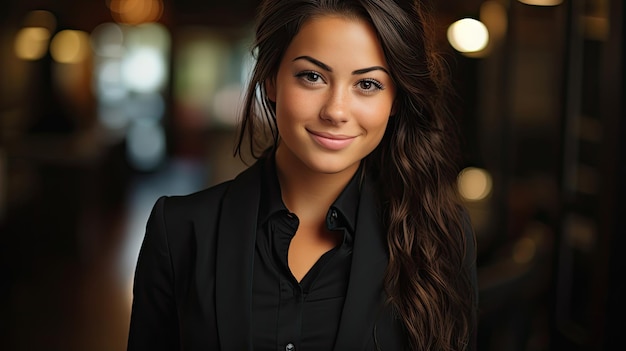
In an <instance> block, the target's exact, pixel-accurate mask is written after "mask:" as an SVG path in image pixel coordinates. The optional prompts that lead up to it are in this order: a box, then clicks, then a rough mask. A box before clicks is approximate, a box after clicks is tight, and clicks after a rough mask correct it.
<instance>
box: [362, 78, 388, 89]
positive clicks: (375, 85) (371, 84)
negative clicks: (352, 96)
mask: <svg viewBox="0 0 626 351" xmlns="http://www.w3.org/2000/svg"><path fill="white" fill-rule="evenodd" d="M357 84H358V86H359V88H360V89H362V90H365V91H368V92H369V91H376V90H382V89H383V85H382V84H381V83H379V82H377V81H375V80H370V79H368V80H362V81H360V82H359V83H357Z"/></svg>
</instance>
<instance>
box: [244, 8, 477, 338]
mask: <svg viewBox="0 0 626 351" xmlns="http://www.w3.org/2000/svg"><path fill="white" fill-rule="evenodd" d="M324 15H340V16H345V17H347V18H359V19H362V20H365V21H367V22H369V23H370V24H371V25H372V26H373V27H374V28H375V30H376V33H377V35H378V37H379V40H380V43H381V46H382V49H383V52H384V54H385V58H386V61H387V65H388V66H389V69H390V74H391V77H392V79H393V81H394V83H395V85H396V88H397V93H396V101H395V105H394V106H395V114H394V115H393V116H391V117H390V119H389V123H388V125H387V130H386V132H385V135H384V137H383V139H382V141H381V143H380V144H379V146H378V147H377V148H376V149H375V150H374V151H373V152H372V153H371V154H370V155H368V156H367V157H366V158H365V160H364V162H365V166H366V167H367V175H368V177H372V178H373V179H374V181H375V182H376V183H377V185H378V187H377V188H378V189H380V192H379V196H380V198H381V204H382V206H381V207H382V221H383V224H384V227H385V228H386V230H387V233H386V238H387V245H388V248H387V249H388V254H389V263H388V266H387V270H386V276H385V282H384V286H385V289H386V294H387V297H388V300H387V303H388V304H390V305H391V306H392V308H393V309H394V312H395V313H396V315H397V316H398V318H399V319H400V320H401V321H402V323H403V325H404V327H405V330H406V335H407V337H408V341H407V342H408V346H409V347H410V349H411V350H464V349H465V348H466V347H467V344H468V341H469V339H470V334H471V333H472V330H471V329H472V326H473V323H474V320H473V318H474V313H475V312H474V308H475V306H474V301H475V297H474V290H473V286H472V283H471V281H470V278H469V277H468V274H467V268H468V267H466V265H465V264H464V262H465V261H466V257H465V255H466V245H467V241H466V235H471V234H468V233H464V232H465V231H466V228H465V227H467V225H468V223H467V221H466V220H465V219H464V215H463V210H462V208H461V206H459V201H458V197H457V193H456V186H455V184H456V176H457V172H458V169H457V166H456V163H455V160H456V157H457V152H456V146H455V145H456V140H457V138H456V135H455V128H454V125H455V124H454V123H453V118H452V116H451V115H450V113H449V111H448V109H447V108H446V96H447V91H448V87H449V85H448V83H447V82H448V81H447V78H446V76H447V75H446V71H445V65H444V61H443V60H442V59H441V58H440V56H439V55H438V54H437V52H436V50H435V47H434V44H433V42H432V38H434V35H433V34H432V32H431V31H432V28H433V26H432V24H431V22H430V18H429V17H428V16H427V11H426V10H425V9H424V4H423V3H422V2H421V1H419V0H418V1H415V2H414V1H410V0H395V1H394V0H266V1H263V3H262V5H261V8H260V12H259V14H258V21H257V27H256V40H255V43H254V52H253V53H254V55H255V57H256V66H255V67H254V70H253V72H252V77H251V80H250V83H249V86H248V89H247V92H246V98H245V103H244V108H243V112H242V120H241V125H240V130H239V139H238V142H237V146H236V148H235V153H236V154H239V155H240V156H241V155H242V153H243V152H244V150H243V149H244V147H249V151H250V152H251V154H252V155H253V156H254V157H255V158H258V157H259V155H260V154H261V150H263V149H265V148H266V147H268V146H270V145H268V136H269V144H272V143H273V144H274V146H276V145H277V143H278V142H279V133H278V130H277V127H276V113H275V105H274V104H273V103H272V102H271V101H270V100H269V99H268V98H267V95H266V91H265V85H264V82H266V81H267V80H271V79H274V78H275V77H276V74H277V72H278V67H279V64H280V61H281V59H282V56H283V54H284V52H285V51H286V49H287V47H288V46H289V44H290V42H291V40H292V39H293V37H294V36H295V35H296V34H297V33H298V31H299V29H300V27H301V26H302V24H303V23H305V22H306V21H307V20H309V19H311V18H314V17H319V16H324ZM244 145H245V146H244ZM470 240H473V237H471V238H470ZM467 261H468V262H472V258H469V260H467Z"/></svg>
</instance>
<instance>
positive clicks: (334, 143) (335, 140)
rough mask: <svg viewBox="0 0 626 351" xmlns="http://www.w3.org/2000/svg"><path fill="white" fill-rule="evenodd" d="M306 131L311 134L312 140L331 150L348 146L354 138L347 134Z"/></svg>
mask: <svg viewBox="0 0 626 351" xmlns="http://www.w3.org/2000/svg"><path fill="white" fill-rule="evenodd" d="M308 132H309V134H311V137H312V138H313V140H315V141H316V142H317V143H318V144H319V145H320V146H321V147H323V148H325V149H328V150H333V151H339V150H341V149H344V148H346V147H348V145H350V144H351V143H352V142H353V141H354V138H355V137H352V136H347V135H336V134H330V133H323V132H313V131H308Z"/></svg>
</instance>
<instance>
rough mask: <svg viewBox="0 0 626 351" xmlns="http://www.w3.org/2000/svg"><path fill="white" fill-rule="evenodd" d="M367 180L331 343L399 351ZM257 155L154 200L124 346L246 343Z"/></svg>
mask: <svg viewBox="0 0 626 351" xmlns="http://www.w3.org/2000/svg"><path fill="white" fill-rule="evenodd" d="M369 186H370V185H369V184H368V183H367V181H366V182H365V183H364V187H365V188H364V189H363V191H361V199H360V204H359V211H358V215H357V226H356V230H357V235H355V240H354V247H353V250H354V251H353V257H352V266H351V267H352V268H351V271H350V281H349V284H348V291H347V295H346V300H345V304H344V307H343V311H342V316H341V321H340V326H339V330H338V334H337V339H336V342H335V347H334V350H393V351H396V350H402V349H404V348H405V347H404V339H405V337H404V334H403V328H402V327H401V322H400V321H399V320H397V319H396V318H394V317H393V314H392V313H391V311H390V308H388V307H385V306H384V294H383V286H382V282H383V276H384V271H385V268H386V265H387V260H388V256H387V253H386V243H385V241H384V237H383V236H382V235H380V233H382V231H381V228H380V223H379V221H378V218H379V217H378V213H377V207H376V204H377V202H376V201H375V199H374V196H373V194H374V192H373V191H371V189H370V190H368V188H367V187H369ZM260 188H261V167H260V162H257V163H256V164H255V165H253V166H252V167H250V168H249V169H247V170H246V171H244V172H243V173H241V174H240V175H239V176H237V177H236V178H235V179H234V180H232V181H228V182H226V183H223V184H220V185H217V186H214V187H212V188H209V189H207V190H203V191H200V192H197V193H194V194H191V195H188V196H178V197H162V198H160V199H159V200H158V201H157V202H156V204H155V206H154V208H153V210H152V213H151V215H150V218H149V220H148V224H147V229H146V235H145V238H144V241H143V244H142V247H141V251H140V254H139V259H138V262H137V268H136V272H135V285H134V300H133V307H132V316H131V323H130V333H129V339H128V350H129V351H137V350H179V349H180V350H203V351H206V350H225V351H229V350H237V351H239V350H252V349H253V347H252V341H251V321H250V320H251V308H252V270H253V267H252V266H253V262H254V248H255V237H256V232H257V231H256V223H257V212H258V207H259V199H260Z"/></svg>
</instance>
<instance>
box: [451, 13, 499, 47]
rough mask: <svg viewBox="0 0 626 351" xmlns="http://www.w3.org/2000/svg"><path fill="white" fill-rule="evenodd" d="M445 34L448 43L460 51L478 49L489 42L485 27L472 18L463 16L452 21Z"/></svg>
mask: <svg viewBox="0 0 626 351" xmlns="http://www.w3.org/2000/svg"><path fill="white" fill-rule="evenodd" d="M447 35H448V41H449V42H450V45H452V47H453V48H455V49H456V50H457V51H459V52H462V53H465V52H468V53H472V52H477V51H480V50H482V49H484V48H485V47H486V46H487V44H488V42H489V32H488V31H487V27H485V25H484V24H483V23H482V22H480V21H478V20H475V19H473V18H463V19H460V20H458V21H456V22H454V23H452V24H451V25H450V27H448V32H447Z"/></svg>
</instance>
